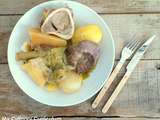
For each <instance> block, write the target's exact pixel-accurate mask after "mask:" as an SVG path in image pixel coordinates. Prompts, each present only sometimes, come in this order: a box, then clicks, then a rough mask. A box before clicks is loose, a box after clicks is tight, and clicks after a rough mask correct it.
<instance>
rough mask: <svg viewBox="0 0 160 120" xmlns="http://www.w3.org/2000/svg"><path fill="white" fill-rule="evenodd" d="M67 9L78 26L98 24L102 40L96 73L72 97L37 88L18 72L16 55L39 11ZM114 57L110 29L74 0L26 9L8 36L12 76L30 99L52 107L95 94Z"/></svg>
mask: <svg viewBox="0 0 160 120" xmlns="http://www.w3.org/2000/svg"><path fill="white" fill-rule="evenodd" d="M66 6H68V7H69V8H71V9H72V10H73V14H74V19H75V22H76V25H77V26H82V25H87V24H97V25H98V26H100V27H101V29H102V31H103V40H102V42H101V43H100V46H101V49H102V50H101V51H102V52H101V56H100V59H99V61H98V63H97V66H96V68H95V70H94V71H93V72H92V73H91V75H90V77H89V78H88V79H87V80H85V82H84V83H83V86H82V88H81V89H80V90H79V91H78V92H76V93H74V94H65V93H63V92H62V91H57V92H48V91H46V90H45V89H44V88H41V87H39V86H38V85H36V84H35V83H34V82H33V81H32V79H31V78H30V77H29V76H28V75H27V74H26V73H25V72H24V71H23V70H22V69H21V67H20V63H19V62H17V61H16V60H15V55H16V53H17V52H18V51H20V48H21V46H22V44H23V42H24V41H26V40H29V35H28V32H27V30H28V29H29V28H31V27H35V26H39V24H40V21H41V18H42V12H43V10H44V9H45V8H60V7H66ZM114 58H115V46H114V41H113V38H112V34H111V32H110V29H109V27H108V26H107V24H106V23H105V22H104V20H103V19H102V18H101V17H100V16H99V15H98V14H97V13H96V12H94V11H93V10H91V9H90V8H88V7H87V6H85V5H82V4H80V3H77V2H74V1H49V2H45V3H42V4H40V5H37V6H36V7H34V8H32V9H31V10H29V11H28V12H27V13H26V14H25V15H23V16H22V17H21V19H20V20H19V21H18V22H17V24H16V26H15V27H14V29H13V31H12V34H11V36H10V40H9V45H8V63H9V68H10V71H11V73H12V76H13V78H14V80H15V81H16V83H17V84H18V86H19V87H20V88H21V89H22V90H23V91H24V92H25V93H26V94H27V95H28V96H30V97H31V98H33V99H35V100H36V101H39V102H40V103H43V104H47V105H51V106H71V105H75V104H78V103H81V102H84V101H86V100H87V99H89V98H91V97H92V96H93V95H95V94H96V93H97V92H98V91H99V90H100V89H101V88H102V86H103V85H104V82H105V80H106V78H108V77H109V75H110V73H111V70H112V67H113V64H114Z"/></svg>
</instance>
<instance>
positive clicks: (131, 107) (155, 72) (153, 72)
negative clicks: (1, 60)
mask: <svg viewBox="0 0 160 120" xmlns="http://www.w3.org/2000/svg"><path fill="white" fill-rule="evenodd" d="M159 66H160V60H152V61H149V60H142V61H141V62H140V63H139V65H138V67H137V68H136V69H135V71H134V72H133V74H132V76H131V77H130V78H129V80H128V83H127V84H126V85H125V87H124V88H123V90H122V91H121V93H120V94H119V96H118V97H117V99H116V100H115V102H114V103H113V105H112V106H111V108H110V109H109V111H108V113H107V114H102V112H101V109H100V108H102V105H104V103H105V101H104V100H103V101H102V103H101V104H100V106H99V107H98V108H97V109H94V110H93V109H92V108H91V102H92V101H93V98H92V99H90V100H88V101H86V102H84V103H82V104H79V105H76V106H72V107H65V108H63V107H62V108H57V107H50V106H46V105H43V104H40V103H38V102H36V101H35V100H33V99H31V98H30V97H28V96H27V95H26V94H24V93H23V92H22V91H21V90H20V88H19V87H18V86H17V84H16V83H15V82H14V80H13V78H12V76H11V74H10V72H9V69H8V65H7V64H1V65H0V103H3V104H0V113H3V114H11V115H29V116H32V115H39V116H46V115H47V116H98V117H104V116H121V117H136V116H145V117H160V107H159V106H160V102H159V101H160V95H159V94H160V70H159ZM124 72H125V70H124V69H122V71H121V72H120V73H119V75H118V77H117V78H116V80H115V81H119V80H120V78H121V77H122V75H123V74H124ZM22 80H23V79H22ZM115 85H116V84H115ZM115 85H112V88H111V89H110V90H109V92H108V93H107V94H106V96H105V98H106V99H107V98H108V96H109V95H110V92H111V91H112V90H113V88H114V87H115ZM84 108H85V109H84Z"/></svg>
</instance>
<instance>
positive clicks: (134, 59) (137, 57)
mask: <svg viewBox="0 0 160 120" xmlns="http://www.w3.org/2000/svg"><path fill="white" fill-rule="evenodd" d="M155 37H156V35H153V36H152V37H150V38H149V39H148V40H147V41H146V42H145V43H144V44H143V45H142V46H141V47H140V48H139V49H138V50H137V52H136V53H135V55H134V56H133V57H132V59H131V61H130V63H129V64H128V65H127V67H126V68H127V73H128V74H131V72H132V71H133V70H134V68H135V67H136V65H137V64H138V62H139V61H140V59H141V58H142V57H143V55H144V53H145V52H146V50H147V49H148V47H149V45H150V44H151V43H152V41H153V40H154V39H155Z"/></svg>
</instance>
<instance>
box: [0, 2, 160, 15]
mask: <svg viewBox="0 0 160 120" xmlns="http://www.w3.org/2000/svg"><path fill="white" fill-rule="evenodd" d="M46 1H48V0H21V1H20V0H1V2H0V6H1V7H0V14H24V13H25V12H26V11H27V10H28V9H31V8H32V7H34V6H35V5H38V4H40V3H42V2H46ZM76 1H78V2H80V3H83V4H85V5H87V6H89V7H91V8H92V9H94V10H95V11H97V12H98V13H153V12H154V13H157V12H160V7H159V6H160V1H159V0H98V1H97V0H76Z"/></svg>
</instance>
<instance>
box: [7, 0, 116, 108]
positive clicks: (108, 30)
mask: <svg viewBox="0 0 160 120" xmlns="http://www.w3.org/2000/svg"><path fill="white" fill-rule="evenodd" d="M59 2H66V3H68V4H70V3H76V4H79V5H80V6H83V7H85V8H87V9H88V10H89V11H90V12H92V13H94V14H95V15H96V16H97V17H98V19H99V20H100V21H101V22H102V23H103V24H104V26H105V29H107V32H108V33H109V35H110V38H111V42H112V50H113V58H112V65H111V68H110V70H109V72H108V76H106V78H105V80H104V82H103V83H102V84H101V86H100V87H99V88H98V89H97V90H96V91H95V92H93V93H92V94H90V95H89V96H88V97H86V98H85V99H81V100H79V101H78V102H74V103H72V104H66V105H53V104H48V103H46V102H44V101H41V100H39V99H37V98H35V97H34V96H31V95H30V94H28V92H26V91H25V90H24V89H23V88H22V86H21V85H19V83H18V82H17V80H16V77H15V75H14V74H13V72H12V68H11V67H12V66H11V62H10V59H9V58H10V57H9V54H10V52H9V49H10V46H11V42H10V41H11V38H12V34H13V33H14V31H15V28H16V26H17V24H18V23H19V21H21V19H22V18H23V16H25V15H26V14H27V13H29V12H30V11H32V10H33V9H35V8H37V7H39V6H43V4H47V3H51V4H56V3H59ZM7 61H8V66H9V70H10V72H11V75H12V77H13V79H14V81H15V82H16V84H17V85H18V87H19V88H20V89H21V90H22V91H23V92H24V93H25V94H26V95H27V96H29V97H30V98H32V99H33V100H35V101H37V102H39V103H41V104H44V105H48V106H55V107H67V106H74V105H77V104H80V103H83V102H85V101H87V100H88V99H90V98H91V97H93V96H94V95H95V94H96V93H98V91H100V89H101V88H102V87H103V85H104V84H105V82H106V80H107V79H108V78H109V76H110V74H111V71H112V69H113V66H114V61H115V41H114V39H113V36H112V33H111V30H110V28H109V26H108V25H107V24H106V23H105V21H104V20H103V18H102V17H101V16H100V15H99V14H98V13H97V12H95V11H94V10H93V9H91V8H90V7H88V6H86V5H84V4H82V3H80V2H77V1H71V0H61V1H59V0H54V1H47V2H43V3H40V4H38V5H36V6H34V7H32V8H31V9H29V10H28V11H27V12H25V14H24V15H22V16H21V17H20V19H19V20H18V21H17V23H16V24H15V26H14V28H13V30H12V32H11V34H10V38H9V42H8V48H7Z"/></svg>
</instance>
